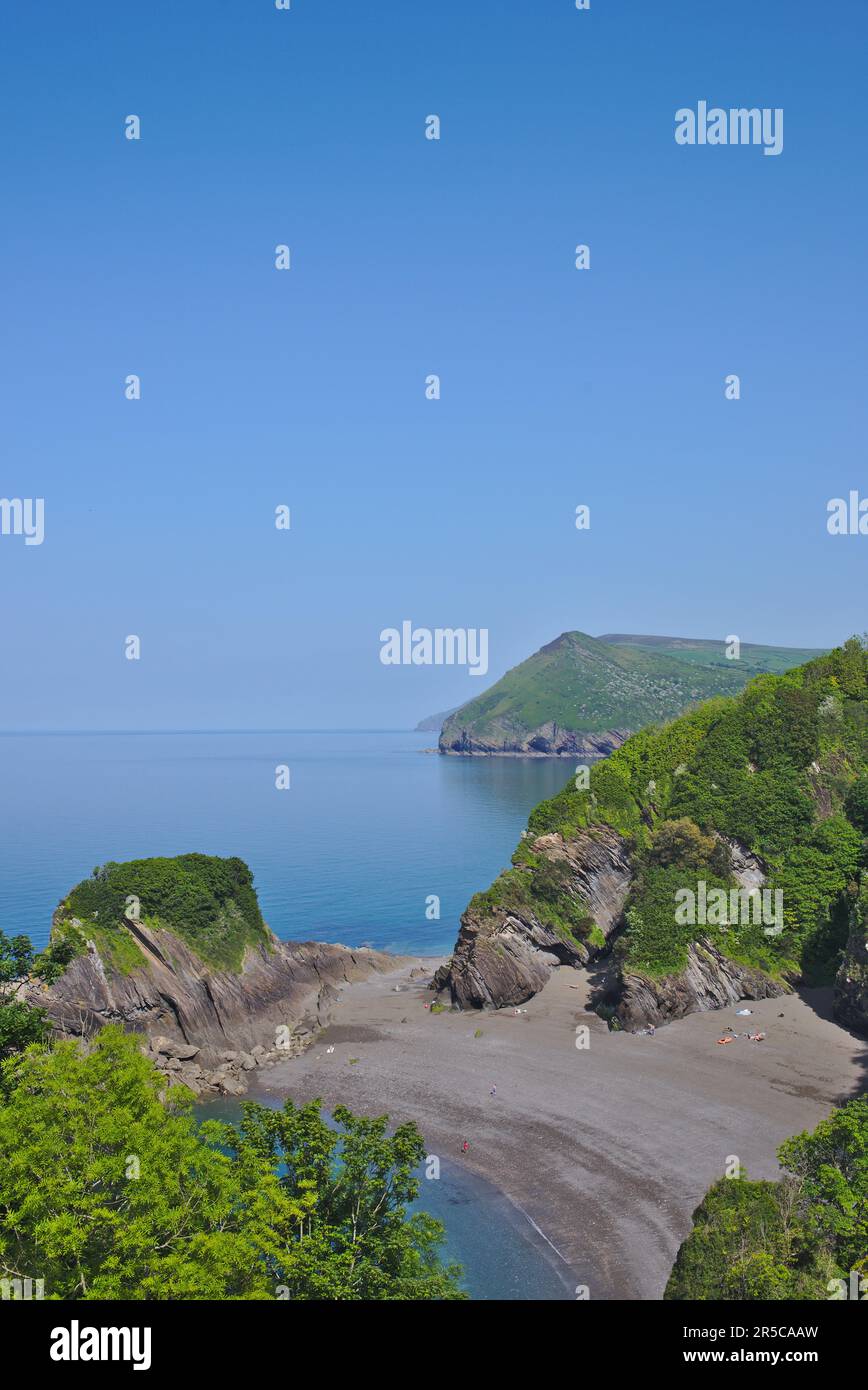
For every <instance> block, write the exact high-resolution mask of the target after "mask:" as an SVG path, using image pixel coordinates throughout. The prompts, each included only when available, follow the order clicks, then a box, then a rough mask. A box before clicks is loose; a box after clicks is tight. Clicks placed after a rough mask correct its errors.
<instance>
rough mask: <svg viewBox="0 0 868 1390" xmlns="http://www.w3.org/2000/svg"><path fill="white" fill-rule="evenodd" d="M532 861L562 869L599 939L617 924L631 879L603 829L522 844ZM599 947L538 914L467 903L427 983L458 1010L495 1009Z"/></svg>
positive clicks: (625, 857) (620, 846) (618, 845)
mask: <svg viewBox="0 0 868 1390" xmlns="http://www.w3.org/2000/svg"><path fill="white" fill-rule="evenodd" d="M528 850H529V852H530V853H531V854H533V855H534V856H537V857H538V858H540V859H542V860H546V861H548V862H550V863H553V864H555V865H559V866H561V868H562V870H563V873H564V875H565V886H566V887H567V889H568V891H569V892H570V893H571V894H573V895H574V896H575V897H576V898H577V899H578V900H579V901H581V902H582V903H583V904H584V905H585V906H586V908H587V909H588V912H589V914H590V916H591V917H592V918H593V921H594V923H595V925H596V927H597V928H598V930H599V932H600V933H602V936H600V937H598V938H597V940H598V941H602V940H603V938H606V937H608V936H609V935H610V934H611V932H612V931H613V929H614V928H615V927H616V926H617V925H618V923H619V922H620V919H621V913H622V911H623V907H624V903H625V901H626V898H627V894H628V892H629V890H630V884H631V882H632V869H631V865H630V856H629V852H628V848H627V844H626V842H625V841H624V839H623V838H622V836H620V835H619V834H618V833H617V831H615V830H611V829H608V828H606V829H605V830H600V831H598V830H595V831H594V832H593V833H591V832H588V833H586V834H583V835H580V836H578V837H577V838H576V839H573V840H570V841H567V840H564V838H563V837H562V836H560V835H555V834H550V835H541V836H538V837H537V838H536V839H533V840H530V841H529V842H528ZM597 949H598V947H597V946H595V945H593V944H592V943H591V942H590V941H582V940H578V939H575V938H570V937H568V936H565V935H564V934H563V933H562V932H559V931H558V930H557V929H556V928H555V927H554V926H552V925H551V924H550V923H547V922H545V921H544V920H542V914H541V913H537V912H534V911H532V910H522V909H521V908H520V907H513V906H511V905H510V904H509V903H505V904H503V905H501V906H496V907H494V908H492V907H490V906H488V905H487V904H483V905H482V906H477V905H476V900H474V902H472V903H471V904H470V906H469V907H468V909H467V911H466V912H465V913H464V915H463V917H462V918H461V931H460V934H459V937H458V941H457V943H456V946H455V953H454V955H453V957H452V960H451V961H450V962H449V964H448V965H445V966H441V968H440V970H438V972H437V974H436V976H435V979H434V984H435V988H437V989H441V990H443V989H448V991H449V995H450V998H451V1000H452V1002H453V1003H455V1004H457V1005H458V1006H459V1007H460V1008H502V1007H504V1005H516V1004H521V1003H523V1002H524V1001H525V1000H526V999H530V998H531V996H532V995H534V994H536V993H538V991H539V990H541V989H542V988H543V986H544V985H545V983H546V981H547V980H548V978H549V973H550V971H551V969H552V968H553V967H554V966H556V965H574V966H576V965H584V964H586V963H587V961H588V960H589V959H590V958H591V956H592V955H593V954H594V953H595V951H596V950H597Z"/></svg>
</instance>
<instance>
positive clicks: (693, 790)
mask: <svg viewBox="0 0 868 1390" xmlns="http://www.w3.org/2000/svg"><path fill="white" fill-rule="evenodd" d="M603 825H606V826H611V827H612V828H614V829H615V830H617V831H619V832H620V833H621V834H622V835H624V836H626V837H627V839H628V841H629V843H630V845H631V847H632V855H633V859H634V863H635V867H636V877H635V881H634V885H633V888H632V891H631V894H630V897H629V899H628V902H627V906H626V913H625V917H626V921H627V929H626V931H625V933H624V935H623V936H622V937H621V939H620V941H619V942H618V945H617V947H616V954H617V956H618V959H619V963H620V965H621V969H622V972H624V973H627V972H629V973H632V974H641V975H644V976H647V977H650V978H660V977H663V976H668V975H672V974H673V973H677V972H678V971H679V970H681V969H682V968H683V967H684V965H685V964H686V961H687V948H688V944H689V943H690V942H691V941H693V940H697V939H699V938H708V939H710V940H711V941H712V942H713V944H714V945H715V946H716V947H717V948H718V949H719V950H720V951H721V952H722V953H723V954H724V955H726V956H728V957H730V958H731V959H733V960H736V961H739V962H743V963H745V964H748V965H752V966H758V967H760V968H761V969H763V970H765V971H767V972H768V973H770V974H772V975H775V974H780V973H784V972H791V971H797V972H799V973H801V974H802V975H803V976H804V977H805V978H807V979H809V980H812V981H813V982H816V983H819V982H821V981H829V980H831V979H832V977H833V976H834V973H835V971H836V969H837V968H838V965H839V963H840V960H841V955H842V951H843V949H844V946H845V944H846V942H847V936H848V931H849V930H850V929H851V927H852V926H853V924H854V922H855V921H856V920H857V919H858V917H859V915H860V913H861V908H860V906H859V903H858V894H859V880H860V873H861V869H862V866H863V863H864V860H865V838H864V837H865V835H866V833H868V652H866V650H865V648H864V647H863V646H862V644H861V643H860V642H859V641H858V640H857V639H855V638H852V639H851V640H850V641H849V642H847V643H846V644H845V646H844V647H841V648H838V649H836V650H835V651H833V652H830V653H829V654H828V655H827V656H823V657H820V658H818V659H817V660H816V661H813V662H810V663H808V664H807V665H805V666H802V667H799V668H797V669H796V670H794V671H790V672H788V673H786V674H785V675H782V676H774V675H762V676H758V677H756V678H755V679H754V680H753V681H752V682H751V684H750V685H749V686H748V687H747V689H746V690H744V691H743V692H742V693H741V694H740V695H739V696H738V697H737V698H735V699H716V700H711V701H709V702H708V703H706V704H704V705H702V706H701V707H700V708H699V709H697V710H693V711H691V712H690V713H689V714H685V715H683V716H682V717H681V718H679V719H676V720H675V721H673V722H672V723H671V724H668V725H665V726H664V727H663V728H658V729H645V730H644V731H642V732H641V733H638V734H636V735H634V737H632V738H631V739H629V740H628V741H627V742H626V743H625V744H624V745H623V746H622V747H621V748H619V749H618V750H617V751H616V752H615V753H613V754H612V756H611V757H609V758H607V759H606V760H605V761H603V762H599V763H597V764H596V765H595V766H594V767H593V768H592V769H591V773H590V784H589V787H588V788H587V789H582V790H578V789H576V787H575V786H574V784H573V783H572V782H570V783H569V784H568V786H567V787H565V788H564V790H563V791H562V792H559V793H558V795H557V796H555V797H553V798H552V799H551V800H550V801H547V802H543V803H541V805H539V806H538V807H537V808H536V810H535V811H534V812H533V813H532V815H531V817H530V820H529V822H528V826H529V832H530V837H531V839H530V840H524V841H523V842H522V844H521V845H520V846H519V848H518V850H517V851H516V854H515V856H514V859H513V863H514V865H515V868H514V869H513V870H511V871H510V872H509V873H508V874H507V876H506V877H507V879H508V880H509V878H510V877H514V878H516V880H517V882H516V890H518V889H519V888H520V889H521V890H522V892H523V893H524V895H525V896H526V894H527V891H528V888H530V891H531V892H532V891H533V884H534V881H535V877H536V875H537V872H538V871H539V869H540V865H539V864H538V863H537V856H536V855H535V854H534V853H533V852H532V851H531V850H530V848H529V844H530V843H531V842H532V839H533V838H534V837H537V836H540V835H544V834H548V833H551V832H556V833H558V834H560V835H561V836H563V838H564V840H565V841H566V842H570V841H571V840H572V839H574V838H575V837H576V836H577V835H578V833H579V832H580V831H583V830H588V829H592V828H593V827H594V826H603ZM727 841H728V842H729V843H734V842H737V843H738V844H739V845H741V846H742V847H743V848H744V849H745V850H747V851H749V852H750V853H752V854H754V855H756V856H758V858H759V860H760V861H761V862H762V864H763V865H764V866H765V870H766V872H767V875H768V885H769V890H770V892H775V891H776V890H780V892H781V902H782V930H780V931H779V932H777V933H775V934H769V933H767V932H766V931H765V928H764V924H762V923H753V922H750V923H740V925H739V926H738V927H737V928H733V926H732V923H731V922H728V921H727V920H726V919H725V918H724V920H722V921H719V922H716V921H714V920H712V919H711V918H709V921H708V923H703V924H696V925H690V924H681V923H680V922H679V920H678V917H677V914H676V911H675V904H676V902H677V901H678V898H677V894H678V893H679V892H680V891H682V890H684V889H689V890H690V892H691V894H693V893H698V891H699V890H698V884H699V881H700V880H704V881H705V882H706V883H707V884H708V885H709V886H720V887H723V888H726V889H729V888H731V887H732V885H733V883H734V879H733V877H732V867H731V863H730V855H729V850H728V847H727V843H726V842H727ZM542 867H543V868H544V866H542ZM528 872H529V874H530V878H529V880H528V881H526V880H527V875H528ZM501 888H502V889H503V884H502V883H501ZM571 902H572V898H571V894H570V891H569V888H568V886H567V887H565V889H564V905H565V906H567V905H570V903H571Z"/></svg>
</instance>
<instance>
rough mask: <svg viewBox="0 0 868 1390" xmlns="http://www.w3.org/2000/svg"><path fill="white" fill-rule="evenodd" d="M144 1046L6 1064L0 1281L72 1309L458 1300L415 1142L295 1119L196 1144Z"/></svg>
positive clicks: (125, 1042)
mask: <svg viewBox="0 0 868 1390" xmlns="http://www.w3.org/2000/svg"><path fill="white" fill-rule="evenodd" d="M139 1044H140V1040H139V1039H137V1038H134V1037H130V1036H129V1035H127V1034H125V1033H123V1032H122V1031H121V1030H120V1029H118V1028H114V1027H111V1028H105V1029H103V1030H102V1032H101V1033H100V1034H99V1035H98V1036H97V1038H96V1040H95V1042H94V1043H93V1044H92V1046H91V1047H90V1049H89V1050H85V1049H84V1048H83V1047H81V1046H79V1045H77V1044H75V1043H71V1042H62V1043H58V1044H57V1045H56V1046H55V1047H54V1049H53V1050H51V1049H49V1048H47V1047H44V1046H40V1045H35V1046H32V1047H30V1048H28V1049H27V1051H26V1052H24V1053H22V1054H20V1055H19V1056H17V1057H14V1058H11V1059H9V1060H7V1061H6V1062H4V1063H3V1082H4V1087H5V1090H6V1093H7V1101H6V1104H5V1105H3V1106H2V1107H0V1155H2V1162H0V1278H6V1279H10V1280H14V1279H22V1280H23V1279H25V1278H30V1279H34V1280H35V1279H43V1280H44V1281H45V1297H46V1298H51V1299H61V1300H70V1299H71V1300H78V1299H83V1300H89V1299H134V1300H141V1299H274V1298H291V1299H300V1300H303V1299H318V1298H328V1299H454V1298H460V1297H462V1296H463V1294H462V1292H461V1289H460V1285H459V1273H460V1272H459V1271H458V1270H457V1269H456V1268H455V1267H446V1266H444V1265H443V1264H442V1263H441V1262H440V1260H439V1258H438V1253H437V1252H438V1247H439V1244H440V1242H441V1240H442V1235H443V1232H442V1228H441V1226H440V1225H439V1223H438V1222H436V1221H434V1220H433V1219H432V1218H430V1217H428V1216H426V1215H424V1214H420V1213H417V1212H414V1213H411V1212H409V1211H408V1207H409V1205H410V1204H411V1203H412V1202H413V1199H414V1198H415V1197H416V1195H417V1192H418V1180H417V1179H416V1178H415V1177H414V1170H415V1169H416V1168H417V1167H418V1165H419V1163H420V1162H421V1160H422V1157H423V1155H424V1147H423V1142H422V1139H421V1136H420V1135H419V1133H418V1131H417V1130H416V1128H415V1126H414V1125H412V1124H407V1125H401V1126H399V1127H398V1128H397V1129H396V1130H395V1132H394V1133H393V1134H392V1135H389V1134H388V1133H387V1128H386V1125H387V1121H386V1118H385V1117H381V1118H378V1119H367V1118H364V1117H359V1116H356V1115H353V1114H352V1113H351V1112H350V1111H349V1110H346V1109H344V1108H341V1109H339V1110H337V1111H336V1112H335V1117H334V1118H335V1121H336V1122H337V1124H338V1125H339V1126H340V1129H339V1130H335V1129H332V1128H330V1127H329V1126H328V1125H327V1124H326V1122H325V1120H324V1119H323V1118H322V1116H321V1115H320V1111H319V1104H318V1103H312V1104H310V1105H306V1106H303V1107H301V1108H300V1109H297V1108H296V1107H295V1106H293V1105H292V1103H291V1102H287V1104H286V1106H285V1107H284V1109H283V1110H282V1111H271V1110H267V1109H265V1108H264V1107H263V1106H260V1105H253V1104H248V1105H245V1106H244V1120H243V1124H242V1125H241V1127H240V1129H236V1128H234V1127H233V1126H230V1125H226V1124H223V1123H218V1122H207V1123H204V1124H202V1125H201V1126H198V1127H197V1125H196V1124H195V1122H194V1120H193V1118H192V1115H191V1110H190V1107H191V1104H192V1097H191V1096H190V1095H189V1093H188V1092H185V1091H183V1089H182V1088H177V1089H176V1090H174V1091H170V1092H169V1093H168V1095H166V1096H163V1097H161V1092H162V1091H163V1088H164V1087H165V1081H164V1079H163V1078H162V1077H161V1076H160V1075H159V1074H158V1073H157V1072H156V1070H155V1069H154V1067H153V1065H152V1064H151V1062H150V1061H148V1060H147V1059H146V1058H145V1057H144V1056H143V1055H142V1053H141V1051H140V1047H139Z"/></svg>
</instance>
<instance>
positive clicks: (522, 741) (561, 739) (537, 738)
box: [438, 716, 630, 759]
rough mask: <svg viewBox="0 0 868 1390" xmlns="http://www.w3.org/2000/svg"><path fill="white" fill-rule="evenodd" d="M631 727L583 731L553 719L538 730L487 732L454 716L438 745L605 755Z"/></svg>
mask: <svg viewBox="0 0 868 1390" xmlns="http://www.w3.org/2000/svg"><path fill="white" fill-rule="evenodd" d="M629 732H630V731H629V729H610V730H609V731H608V732H607V733H603V734H580V733H576V732H575V731H574V730H571V729H564V728H562V727H561V726H560V725H558V724H556V723H554V722H553V721H551V720H550V721H549V722H548V723H545V724H540V725H539V727H538V728H536V729H527V730H526V729H521V728H515V727H513V726H511V725H509V724H504V725H492V726H491V727H490V728H488V729H487V730H486V731H485V732H484V733H476V732H475V731H474V730H473V728H472V727H471V728H468V727H467V726H466V725H464V724H462V722H461V720H460V719H457V718H456V717H455V716H453V717H452V720H451V722H448V723H447V724H446V725H444V728H443V730H442V732H441V734H440V740H439V744H438V747H439V749H440V752H441V753H453V754H459V755H469V754H482V755H483V756H485V755H487V756H489V757H501V758H502V757H522V758H555V757H558V758H590V759H593V758H605V756H606V754H607V753H611V752H612V751H613V750H614V749H615V748H618V747H620V745H621V744H622V743H623V742H624V740H625V739H626V738H628V737H629Z"/></svg>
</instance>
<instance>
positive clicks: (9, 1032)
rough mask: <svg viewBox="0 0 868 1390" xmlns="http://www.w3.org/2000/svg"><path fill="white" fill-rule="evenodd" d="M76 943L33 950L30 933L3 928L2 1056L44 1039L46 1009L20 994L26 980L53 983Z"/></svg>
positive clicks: (0, 978) (0, 989)
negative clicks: (21, 933) (30, 1002)
mask: <svg viewBox="0 0 868 1390" xmlns="http://www.w3.org/2000/svg"><path fill="white" fill-rule="evenodd" d="M72 956H73V947H72V946H71V945H70V944H69V943H68V942H64V941H55V942H52V944H51V945H50V946H49V947H48V948H47V950H45V951H39V952H37V951H34V949H33V946H32V945H31V942H30V938H29V937H28V936H24V935H19V936H11V937H10V936H7V935H6V933H5V932H3V931H0V1059H2V1058H4V1057H9V1056H11V1055H12V1054H13V1053H15V1052H20V1051H22V1050H23V1049H24V1048H25V1047H27V1046H28V1044H29V1043H32V1042H40V1041H42V1040H43V1039H44V1038H45V1037H46V1036H47V1033H48V1025H47V1023H46V1020H45V1014H44V1012H43V1010H41V1009H38V1008H34V1007H33V1006H32V1005H31V1004H29V1003H28V1002H27V1001H26V1000H25V999H23V998H22V997H21V988H22V986H23V985H24V984H25V983H26V982H27V981H33V980H41V981H43V983H45V984H51V982H52V981H53V980H56V979H57V978H58V976H60V975H62V974H63V971H64V970H65V968H66V966H67V965H68V964H69V961H70V960H71V958H72Z"/></svg>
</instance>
